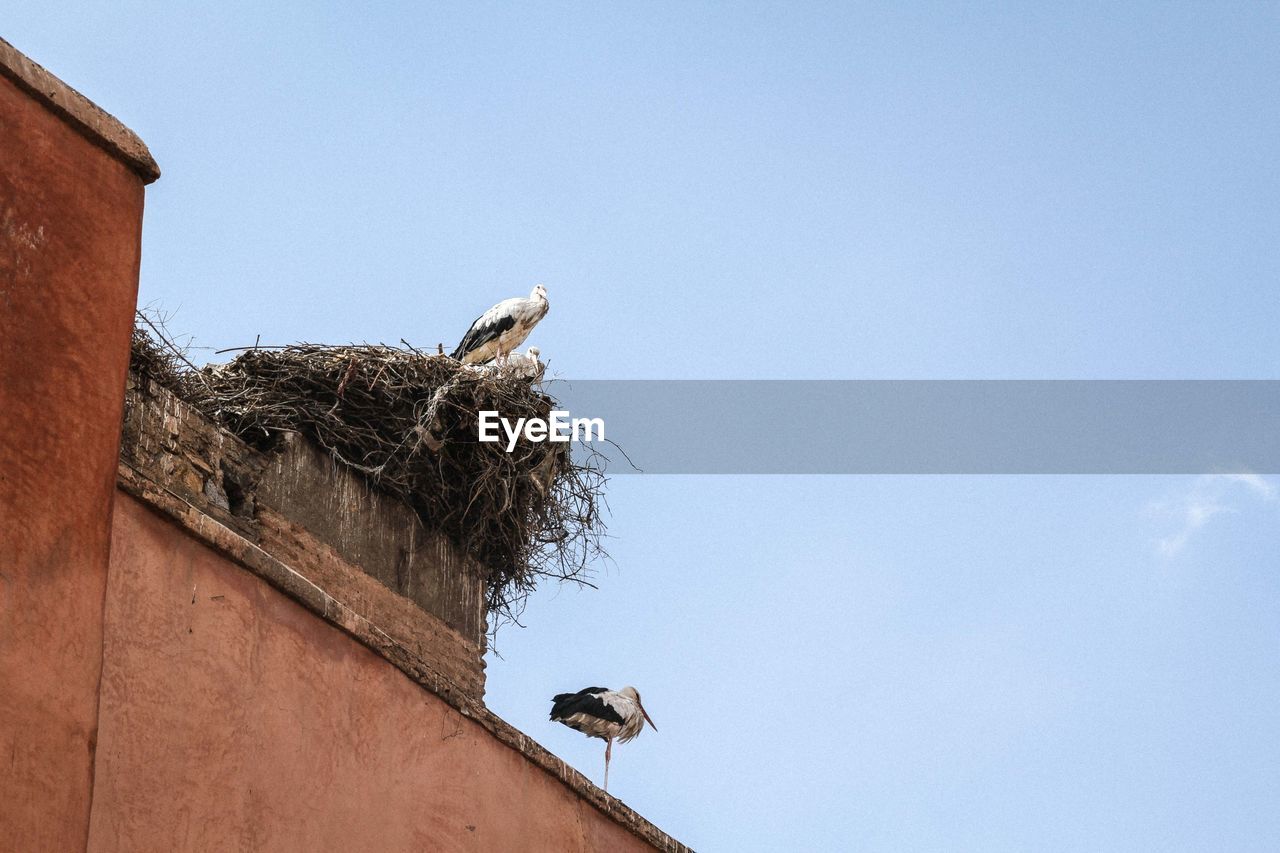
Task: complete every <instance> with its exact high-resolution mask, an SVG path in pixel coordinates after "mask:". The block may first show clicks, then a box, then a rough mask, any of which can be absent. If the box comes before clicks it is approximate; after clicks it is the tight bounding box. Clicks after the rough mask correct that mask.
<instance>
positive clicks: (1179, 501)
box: [1147, 474, 1277, 557]
mask: <svg viewBox="0 0 1280 853" xmlns="http://www.w3.org/2000/svg"><path fill="white" fill-rule="evenodd" d="M1242 491H1243V492H1244V493H1247V494H1248V495H1251V496H1252V497H1253V498H1255V499H1258V500H1263V501H1272V500H1275V499H1276V495H1277V489H1276V486H1275V485H1274V484H1273V483H1271V482H1270V481H1268V480H1267V479H1266V478H1265V477H1262V476H1260V475H1258V474H1208V475H1205V476H1201V477H1197V478H1196V479H1195V480H1194V481H1193V482H1192V484H1191V488H1190V489H1188V490H1187V492H1186V493H1185V494H1182V495H1179V496H1178V497H1175V498H1166V499H1164V500H1159V501H1153V502H1152V503H1150V504H1148V506H1147V511H1148V513H1149V514H1150V515H1153V516H1155V517H1157V518H1162V519H1167V520H1169V522H1170V523H1171V525H1172V526H1174V528H1175V529H1174V531H1173V532H1172V533H1170V534H1168V535H1167V536H1163V537H1161V538H1159V539H1157V540H1156V550H1157V551H1158V552H1159V553H1160V554H1161V555H1163V556H1165V557H1174V556H1177V555H1178V554H1180V553H1181V552H1182V550H1183V549H1184V548H1186V546H1187V543H1188V542H1190V541H1191V539H1192V537H1194V536H1195V535H1196V533H1197V532H1198V531H1200V530H1202V529H1203V528H1204V526H1205V525H1206V524H1208V523H1209V522H1210V521H1211V520H1212V519H1213V518H1215V517H1216V516H1219V515H1223V514H1226V513H1234V512H1238V511H1239V510H1238V509H1237V508H1236V504H1235V503H1233V502H1232V500H1231V499H1232V498H1233V497H1235V496H1237V495H1239V494H1240V493H1241V492H1242Z"/></svg>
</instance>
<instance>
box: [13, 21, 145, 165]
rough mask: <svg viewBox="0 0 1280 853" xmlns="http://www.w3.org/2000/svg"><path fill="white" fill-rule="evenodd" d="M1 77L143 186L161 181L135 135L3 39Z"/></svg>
mask: <svg viewBox="0 0 1280 853" xmlns="http://www.w3.org/2000/svg"><path fill="white" fill-rule="evenodd" d="M0 74H3V75H4V76H5V77H7V78H9V79H10V80H12V81H13V82H14V83H16V84H17V85H18V87H19V88H21V89H22V90H24V91H25V92H27V93H28V94H30V95H31V96H32V97H33V98H35V99H36V100H38V101H40V102H41V103H43V104H44V105H45V106H47V107H48V109H49V110H50V111H51V112H53V113H55V114H56V115H58V116H59V117H60V118H61V119H62V120H63V121H65V122H66V123H67V124H69V125H71V126H72V127H74V128H75V129H76V130H77V131H79V132H80V134H81V135H83V136H84V137H86V138H87V139H89V140H90V141H91V142H93V143H94V144H96V145H98V146H99V147H101V148H103V149H104V150H106V151H107V152H108V153H109V154H111V155H112V156H114V157H115V158H116V159H118V160H120V161H122V162H123V163H124V164H125V165H126V166H128V167H129V168H130V169H132V170H133V171H134V172H135V173H136V174H137V175H138V177H139V178H141V179H142V182H143V183H144V184H149V183H151V182H152V181H154V180H155V179H156V178H158V177H160V167H159V166H158V165H156V161H155V160H154V159H153V158H152V156H151V152H150V151H148V150H147V146H146V143H144V142H143V141H142V140H141V139H139V138H138V135H137V134H136V133H134V132H133V131H132V130H130V129H129V128H127V127H125V126H124V125H123V124H121V123H120V121H119V120H118V119H116V118H115V117H114V116H112V115H111V114H110V113H108V112H106V111H105V110H103V109H102V108H101V107H99V106H98V105H97V104H95V103H94V102H93V101H91V100H89V99H88V98H86V97H85V96H84V95H82V94H80V93H79V92H77V91H76V90H75V89H73V88H71V87H70V86H68V85H67V84H66V83H63V82H62V81H61V80H59V79H58V78H57V77H54V76H53V75H52V74H50V73H49V72H48V71H46V70H45V69H44V68H43V67H41V66H40V65H38V64H37V63H35V62H33V61H32V60H31V59H30V58H28V57H27V56H26V55H25V54H23V53H22V52H21V51H19V50H18V49H17V48H15V47H14V46H13V45H11V44H9V42H7V41H5V40H4V39H0Z"/></svg>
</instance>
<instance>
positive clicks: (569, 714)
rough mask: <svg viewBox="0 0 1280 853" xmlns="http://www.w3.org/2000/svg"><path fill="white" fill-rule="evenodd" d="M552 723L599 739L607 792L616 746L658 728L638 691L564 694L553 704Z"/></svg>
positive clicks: (596, 690) (591, 689)
mask: <svg viewBox="0 0 1280 853" xmlns="http://www.w3.org/2000/svg"><path fill="white" fill-rule="evenodd" d="M551 719H552V720H555V721H556V722H560V723H564V724H565V725H566V726H568V727H569V728H571V729H577V730H578V731H580V732H582V733H583V734H584V735H587V736H588V737H598V738H600V739H601V740H603V741H604V742H605V747H604V789H605V790H606V791H608V790H609V759H610V758H611V757H612V754H613V742H614V740H617V741H618V743H626V742H627V741H629V740H631V739H632V738H634V737H636V736H637V735H639V734H640V730H641V729H643V728H644V724H645V723H646V722H647V723H648V724H649V727H650V728H652V729H653V730H654V731H655V732H656V731H657V730H658V727H657V726H655V725H654V724H653V720H651V719H649V714H648V713H647V712H646V711H645V710H644V705H641V704H640V693H639V691H637V690H636V689H635V688H634V687H624V688H622V689H621V690H617V691H614V690H610V689H609V688H607V687H587V688H585V689H583V690H579V691H578V692H577V693H560V694H558V695H557V696H555V697H554V698H552V700H551Z"/></svg>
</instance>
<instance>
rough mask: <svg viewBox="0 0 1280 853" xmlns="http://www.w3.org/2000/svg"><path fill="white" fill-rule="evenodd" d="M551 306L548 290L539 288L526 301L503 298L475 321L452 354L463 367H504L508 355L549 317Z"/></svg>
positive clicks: (523, 299) (516, 298)
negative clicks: (494, 365) (485, 365)
mask: <svg viewBox="0 0 1280 853" xmlns="http://www.w3.org/2000/svg"><path fill="white" fill-rule="evenodd" d="M550 307H551V304H550V303H549V302H547V289H546V288H545V287H543V286H542V285H538V286H537V287H535V288H534V289H533V292H532V293H530V294H529V297H528V298H527V299H526V298H525V297H523V296H517V297H515V298H514V299H504V300H502V301H501V302H499V303H498V304H497V305H495V306H493V307H492V308H490V309H489V310H488V311H486V312H484V313H483V314H481V315H480V316H479V317H477V318H476V321H475V322H474V323H472V324H471V328H470V329H468V330H467V333H466V334H465V335H463V336H462V342H461V343H459V344H458V348H457V349H455V350H454V351H453V357H454V358H456V359H459V360H460V361H461V362H462V363H463V364H484V363H486V362H489V361H494V360H497V362H498V364H503V363H504V362H505V361H506V360H507V356H508V355H509V354H510V353H511V351H512V350H514V349H515V348H516V347H518V346H520V344H522V343H524V339H525V338H527V337H529V333H530V332H532V331H533V327H534V326H536V325H538V321H539V320H541V319H542V318H543V317H545V316H547V310H548V309H549V308H550Z"/></svg>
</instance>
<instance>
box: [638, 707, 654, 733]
mask: <svg viewBox="0 0 1280 853" xmlns="http://www.w3.org/2000/svg"><path fill="white" fill-rule="evenodd" d="M636 704H637V705H640V703H639V702H637V703H636ZM640 713H641V714H644V719H645V722H647V723H648V724H649V728H651V729H653V730H654V731H655V732H656V731H657V730H658V727H657V726H655V725H654V724H653V720H651V719H649V712H648V711H646V710H645V709H644V706H643V705H640Z"/></svg>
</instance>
